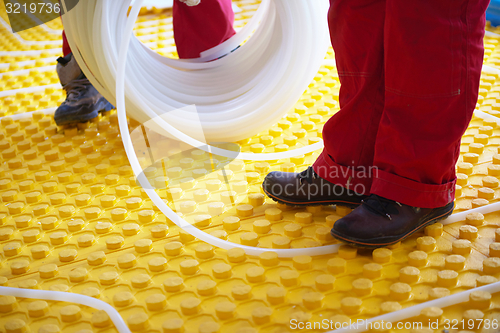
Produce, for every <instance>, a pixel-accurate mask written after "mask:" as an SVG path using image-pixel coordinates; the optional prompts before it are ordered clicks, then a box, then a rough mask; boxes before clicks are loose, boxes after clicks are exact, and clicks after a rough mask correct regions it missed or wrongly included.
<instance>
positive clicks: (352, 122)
mask: <svg viewBox="0 0 500 333" xmlns="http://www.w3.org/2000/svg"><path fill="white" fill-rule="evenodd" d="M488 3H489V1H488V0H439V1H435V0H415V1H401V0H330V5H331V7H330V11H329V13H328V20H329V25H330V34H331V41H332V45H333V48H334V50H335V56H336V61H337V69H338V74H339V79H340V82H341V89H340V98H339V102H340V111H339V112H338V113H337V114H335V115H334V116H333V117H332V118H331V119H329V120H328V122H327V123H326V124H325V126H324V129H323V139H324V143H325V148H324V150H323V152H322V154H321V155H320V157H319V158H318V159H317V161H316V162H315V164H314V166H313V167H314V170H315V171H316V173H317V174H318V175H319V176H320V177H322V178H324V179H326V180H328V181H330V182H332V183H335V184H339V185H341V186H343V187H347V188H350V189H352V190H354V191H356V192H359V193H361V194H370V193H373V194H377V195H380V196H382V197H384V198H388V199H391V200H395V201H398V202H400V203H403V204H406V205H411V206H414V207H421V208H436V207H441V206H444V205H446V204H448V203H449V202H452V201H453V200H454V195H455V182H456V175H455V164H456V162H457V159H458V157H459V153H460V140H461V137H462V135H463V133H464V132H465V130H466V128H467V126H468V124H469V122H470V119H471V117H472V113H473V111H474V108H475V105H476V102H477V97H478V91H479V79H480V74H481V66H482V62H483V54H484V49H483V37H484V30H485V11H486V7H487V6H488Z"/></svg>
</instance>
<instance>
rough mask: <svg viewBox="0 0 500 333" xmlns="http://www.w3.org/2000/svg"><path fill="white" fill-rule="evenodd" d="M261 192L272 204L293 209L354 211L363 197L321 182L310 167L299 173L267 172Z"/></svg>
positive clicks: (337, 186)
mask: <svg viewBox="0 0 500 333" xmlns="http://www.w3.org/2000/svg"><path fill="white" fill-rule="evenodd" d="M262 189H263V190H264V192H265V193H266V195H267V196H268V197H270V198H271V199H273V200H274V201H277V202H279V203H283V204H287V205H293V206H314V205H341V206H347V207H351V208H354V207H357V206H359V205H360V204H361V200H362V199H363V198H365V197H366V196H365V195H361V194H358V193H356V192H354V191H351V190H349V189H347V188H345V187H342V186H340V185H336V184H333V183H330V182H328V181H326V180H324V179H323V178H321V177H319V176H318V175H317V174H316V172H314V170H313V168H312V167H308V168H307V169H306V170H304V171H302V172H300V173H293V172H280V171H273V172H270V173H269V174H268V175H267V176H266V178H265V179H264V182H263V183H262Z"/></svg>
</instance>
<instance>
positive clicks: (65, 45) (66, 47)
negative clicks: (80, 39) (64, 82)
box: [62, 31, 71, 57]
mask: <svg viewBox="0 0 500 333" xmlns="http://www.w3.org/2000/svg"><path fill="white" fill-rule="evenodd" d="M62 39H63V45H62V49H63V56H64V57H65V56H67V55H68V54H70V53H71V48H70V47H69V43H68V40H67V39H66V33H65V32H64V31H63V33H62Z"/></svg>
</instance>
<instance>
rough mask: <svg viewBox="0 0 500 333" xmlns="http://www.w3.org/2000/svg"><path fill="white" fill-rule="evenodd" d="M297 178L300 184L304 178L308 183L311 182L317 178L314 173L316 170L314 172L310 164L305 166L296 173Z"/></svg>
mask: <svg viewBox="0 0 500 333" xmlns="http://www.w3.org/2000/svg"><path fill="white" fill-rule="evenodd" d="M297 178H299V181H300V183H301V184H302V182H303V181H304V180H305V181H307V182H308V183H309V184H312V182H313V181H314V180H315V179H317V178H318V175H317V174H316V172H314V169H313V168H312V167H311V166H310V167H307V169H305V170H304V171H302V172H301V173H299V174H297Z"/></svg>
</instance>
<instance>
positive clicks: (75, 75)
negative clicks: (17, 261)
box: [54, 53, 113, 126]
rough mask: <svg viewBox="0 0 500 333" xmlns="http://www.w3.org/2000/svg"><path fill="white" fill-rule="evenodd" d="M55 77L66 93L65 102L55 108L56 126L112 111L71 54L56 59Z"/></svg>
mask: <svg viewBox="0 0 500 333" xmlns="http://www.w3.org/2000/svg"><path fill="white" fill-rule="evenodd" d="M57 62H58V63H57V67H56V70H57V75H58V76H59V81H60V82H61V85H62V86H63V89H64V90H65V91H66V100H65V101H64V102H63V103H62V104H61V105H60V106H59V107H58V108H57V110H56V112H55V114H54V120H55V122H56V124H57V125H59V126H61V125H67V124H72V123H79V122H85V121H89V120H91V119H94V118H96V117H97V116H98V115H99V111H109V110H111V109H113V105H111V104H110V103H109V102H108V101H107V100H106V99H105V98H104V97H103V96H102V95H101V94H100V93H99V92H98V91H97V90H96V89H95V88H94V86H93V85H92V84H91V83H90V81H89V80H88V79H87V78H86V77H85V75H84V74H83V72H82V70H81V69H80V67H79V66H78V64H77V63H76V60H75V58H74V57H73V54H71V53H70V54H68V55H67V56H66V57H64V58H59V59H57Z"/></svg>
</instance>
